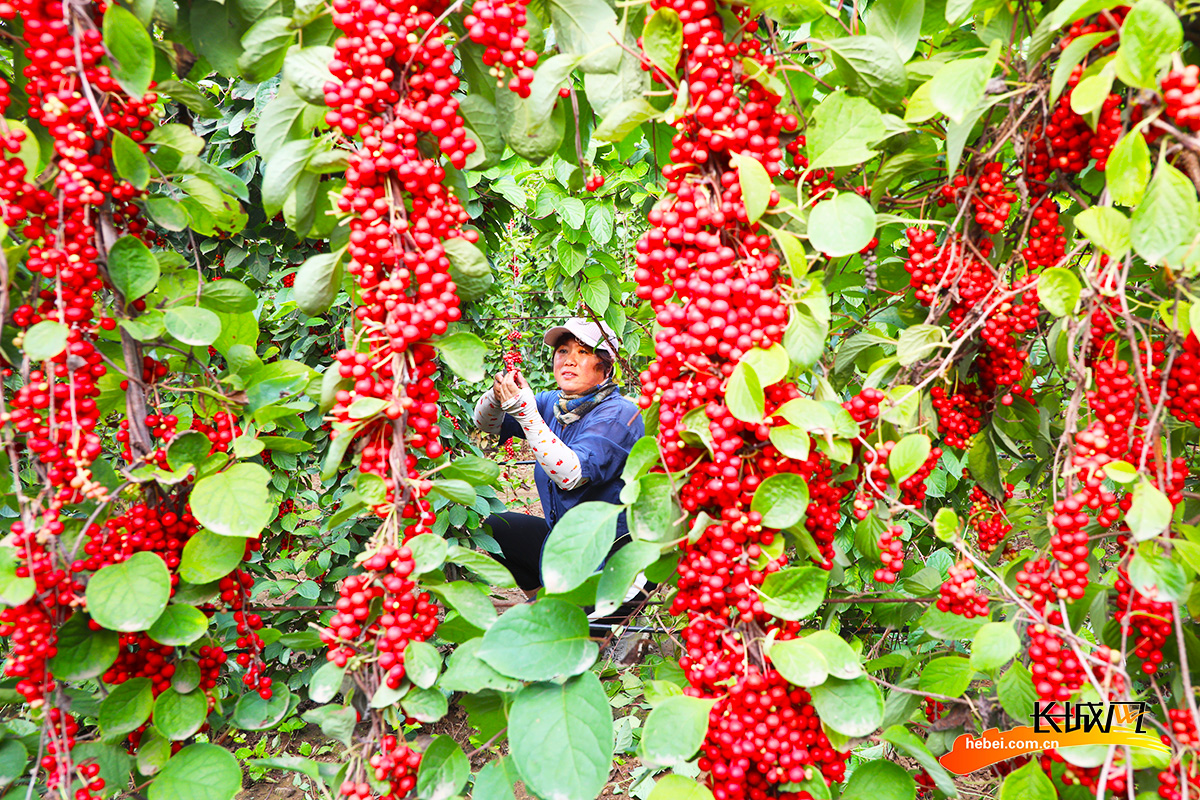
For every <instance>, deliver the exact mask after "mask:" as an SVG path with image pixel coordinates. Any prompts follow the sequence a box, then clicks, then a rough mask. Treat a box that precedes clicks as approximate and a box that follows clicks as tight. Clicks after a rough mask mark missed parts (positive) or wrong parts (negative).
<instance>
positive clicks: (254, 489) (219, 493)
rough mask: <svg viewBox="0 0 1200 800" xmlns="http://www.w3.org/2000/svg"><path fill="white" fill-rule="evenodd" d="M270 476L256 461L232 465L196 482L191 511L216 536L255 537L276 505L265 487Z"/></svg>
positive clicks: (271, 517)
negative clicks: (254, 462)
mask: <svg viewBox="0 0 1200 800" xmlns="http://www.w3.org/2000/svg"><path fill="white" fill-rule="evenodd" d="M270 479H271V476H270V473H268V472H267V471H266V470H265V469H263V468H262V467H260V466H258V465H257V464H235V465H234V466H232V467H230V468H229V469H227V470H225V471H224V472H218V473H217V474H216V475H210V476H209V477H207V478H203V479H202V480H199V481H197V482H196V488H195V489H193V490H192V498H191V502H192V513H193V514H194V515H195V516H196V519H197V520H198V521H199V522H200V524H201V525H203V526H204V527H205V528H207V529H208V530H209V531H211V532H213V533H215V534H218V535H220V536H240V537H253V538H257V537H258V534H259V533H260V532H261V531H262V529H263V528H265V527H266V526H267V525H268V523H270V522H271V521H272V520H273V519H275V514H276V511H277V510H278V507H279V504H278V502H273V501H272V500H271V493H270V491H269V490H268V489H267V483H268V482H269V481H270Z"/></svg>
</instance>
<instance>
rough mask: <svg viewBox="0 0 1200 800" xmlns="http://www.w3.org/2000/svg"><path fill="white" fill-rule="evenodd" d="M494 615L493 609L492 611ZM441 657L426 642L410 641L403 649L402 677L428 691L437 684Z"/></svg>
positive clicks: (434, 648)
mask: <svg viewBox="0 0 1200 800" xmlns="http://www.w3.org/2000/svg"><path fill="white" fill-rule="evenodd" d="M493 613H495V609H493ZM441 670H442V656H441V654H440V653H438V651H437V648H436V647H434V646H433V645H431V644H429V643H428V642H418V641H415V640H414V641H411V642H409V643H408V645H407V646H405V648H404V675H405V677H407V678H408V679H409V680H410V681H412V682H413V684H414V685H416V686H419V687H421V688H422V689H428V688H429V687H430V686H433V684H434V683H436V682H437V678H438V673H439V672H441Z"/></svg>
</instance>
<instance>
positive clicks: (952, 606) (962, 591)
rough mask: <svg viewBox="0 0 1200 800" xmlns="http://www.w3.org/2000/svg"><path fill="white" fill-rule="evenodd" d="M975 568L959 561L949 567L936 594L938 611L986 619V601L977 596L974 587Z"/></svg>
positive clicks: (969, 563) (979, 595) (976, 589)
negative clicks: (948, 572) (947, 574)
mask: <svg viewBox="0 0 1200 800" xmlns="http://www.w3.org/2000/svg"><path fill="white" fill-rule="evenodd" d="M976 577H977V576H976V574H975V566H974V565H973V564H972V563H971V562H970V561H969V560H967V559H965V558H964V559H961V560H960V561H959V562H958V563H957V564H955V565H954V566H952V567H950V574H949V577H948V578H947V579H946V581H945V582H944V583H943V584H942V586H941V589H940V590H939V592H938V601H937V608H938V611H946V612H949V613H951V614H958V615H959V616H960V617H966V618H967V619H971V618H972V617H986V616H987V615H988V613H989V612H988V599H987V598H986V597H984V596H983V595H981V594H979V591H978V586H977V585H976Z"/></svg>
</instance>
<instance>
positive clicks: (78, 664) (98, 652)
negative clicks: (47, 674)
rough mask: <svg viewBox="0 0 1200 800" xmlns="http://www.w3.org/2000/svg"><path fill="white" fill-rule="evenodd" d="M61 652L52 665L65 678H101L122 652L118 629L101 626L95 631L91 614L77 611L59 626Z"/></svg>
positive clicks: (73, 679) (59, 651)
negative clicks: (90, 622)
mask: <svg viewBox="0 0 1200 800" xmlns="http://www.w3.org/2000/svg"><path fill="white" fill-rule="evenodd" d="M57 647H58V653H57V655H55V656H54V658H52V659H50V669H51V671H53V673H54V676H55V677H56V678H59V679H61V680H67V681H81V680H87V679H88V678H97V677H99V676H101V675H103V674H104V672H105V671H106V670H107V669H108V668H109V667H111V666H112V665H113V662H114V661H116V660H117V654H118V653H119V652H120V643H119V640H118V636H117V633H116V632H115V631H110V630H107V629H104V628H101V629H100V630H98V631H93V630H92V629H91V627H90V626H89V625H88V617H87V615H86V614H84V613H83V612H76V613H75V614H73V615H72V616H71V618H70V619H69V620H67V621H66V622H65V623H64V624H63V625H62V627H60V628H59V629H58V645H57Z"/></svg>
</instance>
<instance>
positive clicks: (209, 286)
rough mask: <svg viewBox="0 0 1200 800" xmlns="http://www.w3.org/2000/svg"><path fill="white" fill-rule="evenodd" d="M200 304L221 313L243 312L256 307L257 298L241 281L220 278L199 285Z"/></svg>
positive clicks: (250, 310)
mask: <svg viewBox="0 0 1200 800" xmlns="http://www.w3.org/2000/svg"><path fill="white" fill-rule="evenodd" d="M201 291H202V294H201V295H200V305H202V306H204V307H205V308H207V309H209V310H211V311H216V312H219V313H221V314H244V313H246V312H252V311H254V309H256V308H258V298H257V297H255V296H254V292H252V291H251V290H250V287H249V286H247V285H246V284H244V283H242V282H241V281H235V280H231V279H229V278H222V279H220V280H217V281H208V282H207V283H205V284H204V285H203V286H202V287H201Z"/></svg>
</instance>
